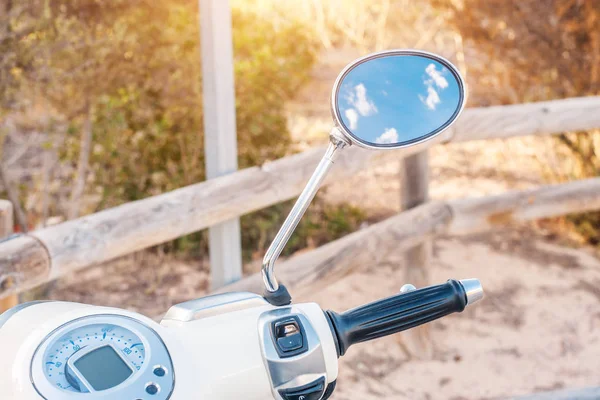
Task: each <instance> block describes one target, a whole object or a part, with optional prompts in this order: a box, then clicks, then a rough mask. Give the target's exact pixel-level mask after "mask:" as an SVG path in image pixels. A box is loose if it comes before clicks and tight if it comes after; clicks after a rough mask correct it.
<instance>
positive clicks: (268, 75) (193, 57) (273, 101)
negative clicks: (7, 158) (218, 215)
mask: <svg viewBox="0 0 600 400" xmlns="http://www.w3.org/2000/svg"><path fill="white" fill-rule="evenodd" d="M142 4H143V3H142ZM196 4H197V2H190V1H187V0H181V1H175V2H169V4H168V6H167V5H166V4H159V3H152V5H151V6H150V5H147V6H146V7H143V6H140V5H139V4H138V5H136V7H131V9H130V8H129V7H126V6H125V5H123V8H122V9H121V11H120V13H119V15H118V16H115V15H114V12H113V10H112V8H111V7H108V6H107V7H106V8H107V10H106V15H105V17H104V18H102V17H101V18H100V19H98V18H97V17H98V15H100V16H102V15H103V12H102V11H103V10H98V9H96V10H95V11H94V14H93V15H94V16H95V21H96V22H91V21H84V22H85V25H86V26H89V25H90V24H91V25H92V26H94V23H95V24H98V25H101V26H102V27H103V28H102V29H104V30H108V31H110V35H111V36H113V35H114V37H117V38H118V40H116V42H117V47H116V48H115V49H112V50H110V51H109V52H108V53H107V54H106V55H105V57H106V58H107V59H110V60H113V61H111V62H109V63H108V65H106V66H105V67H104V68H102V67H101V66H100V65H99V66H98V67H97V68H95V71H96V73H97V74H99V75H98V76H96V77H94V78H91V80H92V81H94V82H95V81H102V82H105V81H106V80H107V79H106V77H108V78H109V79H108V82H109V85H108V87H105V88H101V90H99V89H98V88H96V89H95V90H97V91H96V92H93V93H92V94H91V96H90V97H92V101H93V107H94V113H93V114H94V121H93V127H94V128H93V131H94V146H93V152H92V157H91V167H92V170H93V177H94V185H95V187H96V188H98V189H100V190H101V191H102V192H101V193H102V196H101V198H102V203H101V204H99V206H100V207H106V206H113V205H116V204H119V203H122V202H125V201H131V200H136V199H139V198H142V197H144V196H148V195H152V194H157V193H162V192H164V191H168V190H172V189H174V188H177V187H181V186H183V185H187V184H190V183H193V182H198V181H201V180H203V179H204V140H203V133H202V130H203V127H202V98H201V92H202V86H201V68H200V63H199V60H200V54H199V37H200V33H199V31H198V24H197V23H196V18H197V10H196V9H195V7H196ZM78 18H79V16H78ZM112 18H115V19H114V20H112V25H111V26H110V28H107V27H106V26H105V25H104V24H105V23H106V21H107V20H109V19H112ZM140 21H150V22H149V23H145V24H144V23H140ZM98 29H99V28H98ZM233 30H234V32H233V36H234V54H235V79H236V112H237V129H238V154H239V164H240V167H242V168H243V167H246V166H249V165H255V164H259V163H262V162H264V161H265V160H268V159H274V158H278V157H281V156H283V155H284V154H285V153H286V152H288V151H289V150H290V144H291V139H290V136H289V133H288V130H287V126H286V115H285V109H284V106H285V103H286V101H288V100H289V99H291V98H292V97H293V96H294V94H295V92H296V90H297V89H298V87H299V86H300V85H301V84H302V83H303V82H304V81H305V80H306V78H307V77H308V74H309V73H310V70H311V66H312V64H313V62H314V60H315V50H316V46H315V42H314V40H313V39H312V38H311V35H310V33H309V31H307V30H306V29H305V28H304V27H303V26H301V25H298V24H294V23H290V24H288V25H286V26H281V27H278V28H275V27H274V26H273V24H271V23H270V22H269V21H266V20H262V19H260V18H259V17H258V16H256V15H253V14H251V13H248V12H245V13H242V12H240V11H237V10H234V13H233ZM117 53H118V55H120V59H118V57H117ZM102 64H104V62H103V63H102ZM103 75H104V76H103ZM73 82H74V83H75V84H76V83H77V82H78V79H74V81H73ZM102 85H103V84H101V85H99V86H100V87H101V86H102ZM77 130H78V129H77V127H76V126H74V127H73V129H71V133H72V134H71V136H70V137H69V140H68V143H67V146H66V148H65V150H64V152H63V159H65V160H67V161H71V162H73V161H75V160H76V159H77V153H78V151H79V144H80V141H79V137H78V135H76V133H77Z"/></svg>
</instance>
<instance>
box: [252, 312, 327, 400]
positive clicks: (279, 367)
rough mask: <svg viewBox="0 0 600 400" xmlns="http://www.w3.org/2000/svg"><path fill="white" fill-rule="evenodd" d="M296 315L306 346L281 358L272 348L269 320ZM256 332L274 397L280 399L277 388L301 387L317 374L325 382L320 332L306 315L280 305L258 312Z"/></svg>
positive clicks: (325, 367) (313, 379) (325, 370)
mask: <svg viewBox="0 0 600 400" xmlns="http://www.w3.org/2000/svg"><path fill="white" fill-rule="evenodd" d="M292 316H295V317H298V319H299V320H300V323H301V324H302V326H303V328H304V333H305V338H304V340H306V341H307V342H308V349H307V350H306V351H305V352H304V353H302V354H298V355H296V356H291V357H289V358H281V357H280V356H279V354H278V353H277V350H276V349H275V343H274V339H273V336H272V329H271V324H272V323H273V322H275V321H277V320H279V319H281V318H284V317H292ZM258 332H259V336H260V342H261V349H262V354H263V359H264V361H265V367H266V369H267V373H268V374H269V378H270V379H271V392H272V394H273V396H274V397H275V399H278V400H281V395H280V394H279V390H284V389H293V388H296V387H300V386H303V385H306V384H309V383H311V382H314V381H316V380H317V379H319V378H324V379H325V385H327V383H328V380H327V366H326V364H325V354H324V352H323V345H322V344H321V342H320V340H319V336H318V334H317V332H316V331H315V329H314V328H313V326H312V324H311V323H310V321H309V319H308V318H307V317H306V316H305V315H304V314H303V313H302V312H301V311H300V310H298V309H296V308H294V307H293V306H292V307H280V308H276V309H274V310H271V311H267V312H264V313H263V314H261V316H260V317H259V320H258Z"/></svg>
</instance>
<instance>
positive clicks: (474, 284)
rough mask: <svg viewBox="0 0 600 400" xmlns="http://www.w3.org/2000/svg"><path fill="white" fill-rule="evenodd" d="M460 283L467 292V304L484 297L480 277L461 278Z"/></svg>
mask: <svg viewBox="0 0 600 400" xmlns="http://www.w3.org/2000/svg"><path fill="white" fill-rule="evenodd" d="M459 282H460V284H461V285H462V287H463V288H464V289H465V293H466V294H467V305H471V304H474V303H477V302H478V301H479V300H481V299H483V286H481V282H479V279H461V280H460V281H459Z"/></svg>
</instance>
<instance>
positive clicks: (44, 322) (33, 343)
mask: <svg viewBox="0 0 600 400" xmlns="http://www.w3.org/2000/svg"><path fill="white" fill-rule="evenodd" d="M291 307H293V309H294V312H296V313H298V312H299V313H301V314H302V315H303V316H304V317H306V319H307V320H308V321H310V323H309V324H310V329H311V330H313V329H314V332H316V333H317V335H318V339H315V340H316V341H318V342H319V343H320V345H321V347H322V358H323V365H325V366H326V371H324V372H325V376H326V382H327V383H330V382H332V381H334V380H335V379H336V378H337V372H338V370H337V368H338V366H337V350H336V347H335V343H334V341H333V337H332V335H331V331H330V328H329V326H328V322H327V320H326V318H325V316H324V313H323V311H322V310H321V308H320V307H319V306H318V305H317V304H314V303H307V304H298V305H293V306H291ZM275 309H279V310H281V308H277V307H274V306H272V305H270V304H268V303H266V302H264V303H263V304H262V305H259V306H253V307H251V308H247V309H240V310H237V311H230V310H227V312H226V313H225V314H219V313H218V309H215V310H213V315H211V316H209V317H206V318H200V319H197V320H191V321H177V320H172V319H169V320H163V322H162V323H161V324H157V323H156V322H155V321H153V320H151V319H149V318H146V317H144V316H142V315H140V314H137V313H134V312H130V311H125V310H120V309H115V308H107V307H95V306H88V305H83V304H77V303H65V302H46V303H39V304H36V305H33V306H30V307H27V308H25V309H23V310H20V311H18V312H17V313H16V314H14V315H13V316H12V317H11V318H9V320H8V321H7V322H6V323H5V324H4V326H3V327H2V328H1V329H0V347H1V349H2V351H1V353H2V361H3V365H4V368H7V369H8V370H7V371H6V372H5V373H2V374H0V388H2V398H3V399H15V400H34V399H35V400H39V399H43V398H44V397H43V396H42V395H40V393H39V392H38V390H36V386H34V384H33V383H32V377H31V376H32V373H31V371H32V360H34V355H35V353H36V349H37V348H38V347H39V346H40V343H43V342H44V341H45V340H46V338H47V337H48V336H49V335H50V334H51V333H52V332H53V331H55V330H56V329H57V328H59V327H61V326H63V325H65V324H68V323H70V322H71V321H75V320H78V319H80V318H83V317H86V318H89V317H90V316H101V315H107V314H109V315H116V316H119V315H120V316H124V317H129V318H132V319H134V320H136V321H139V322H141V323H142V324H144V325H146V326H148V327H150V328H151V329H152V330H153V331H154V332H156V333H157V334H158V335H159V336H160V338H161V339H162V341H163V343H164V345H165V346H166V348H167V349H168V352H169V355H170V357H171V360H172V364H173V370H174V371H173V372H174V378H175V382H174V389H173V391H172V393H171V395H170V397H168V398H169V399H172V400H189V399H225V400H227V399H240V398H243V399H248V400H264V399H268V398H276V399H277V398H279V396H278V394H277V390H275V389H274V388H273V385H272V380H271V377H270V374H269V370H268V366H267V362H266V360H265V357H264V354H263V350H262V348H263V344H262V343H261V341H262V340H263V338H261V335H260V333H259V319H260V318H261V316H263V318H264V315H265V313H269V312H272V311H273V310H275ZM278 312H279V311H278ZM215 314H216V315H215ZM140 390H141V392H140V393H141V394H140V396H139V398H148V399H151V398H153V397H152V396H147V394H145V393H143V387H141V388H140ZM57 393H60V397H58V398H54V395H53V397H52V398H51V399H50V400H62V399H73V400H76V399H79V398H82V396H83V398H84V399H85V398H88V399H89V398H90V395H89V393H78V392H69V391H64V392H62V391H61V392H57ZM99 393H102V392H99ZM117 393H118V392H117ZM46 396H47V395H46ZM144 396H146V397H144ZM92 397H93V396H92ZM109 398H119V397H118V396H116V393H115V395H113V397H109Z"/></svg>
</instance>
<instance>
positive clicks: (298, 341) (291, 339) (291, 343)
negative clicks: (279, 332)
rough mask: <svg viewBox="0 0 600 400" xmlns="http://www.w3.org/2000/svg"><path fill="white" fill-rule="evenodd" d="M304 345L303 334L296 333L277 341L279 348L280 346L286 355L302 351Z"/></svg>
mask: <svg viewBox="0 0 600 400" xmlns="http://www.w3.org/2000/svg"><path fill="white" fill-rule="evenodd" d="M303 344H304V340H303V339H302V334H301V333H295V334H293V335H291V336H287V337H280V338H278V339H277V346H279V348H280V349H281V351H282V352H284V353H287V352H289V351H294V350H298V349H301V348H302V345H303Z"/></svg>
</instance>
